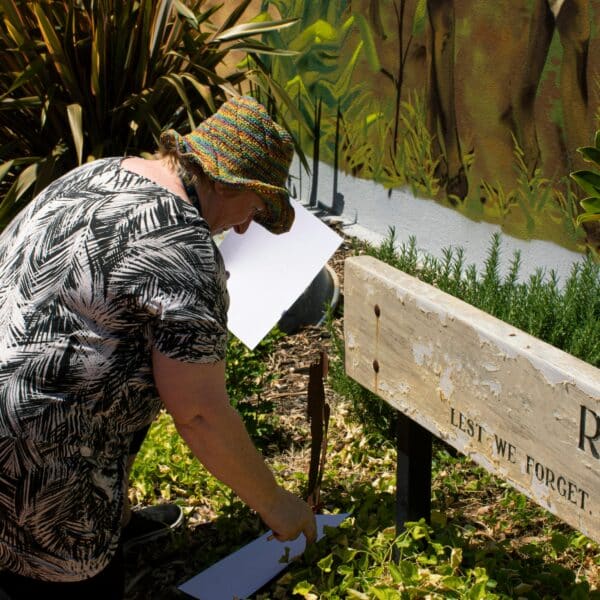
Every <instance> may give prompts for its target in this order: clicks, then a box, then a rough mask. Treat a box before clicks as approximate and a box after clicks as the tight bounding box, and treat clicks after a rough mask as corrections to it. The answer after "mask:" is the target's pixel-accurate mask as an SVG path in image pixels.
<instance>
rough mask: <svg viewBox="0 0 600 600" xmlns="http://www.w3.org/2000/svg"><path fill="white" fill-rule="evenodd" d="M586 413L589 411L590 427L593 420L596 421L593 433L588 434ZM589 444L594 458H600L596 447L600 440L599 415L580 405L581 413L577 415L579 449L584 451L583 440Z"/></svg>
mask: <svg viewBox="0 0 600 600" xmlns="http://www.w3.org/2000/svg"><path fill="white" fill-rule="evenodd" d="M587 413H590V414H591V416H590V421H591V423H590V428H591V427H593V422H594V420H595V421H596V430H595V432H594V433H593V435H588V420H587ZM586 440H587V443H588V444H589V446H590V452H591V453H592V456H593V457H594V458H598V459H600V452H598V449H597V448H596V443H595V442H597V441H599V440H600V415H597V414H596V413H595V412H594V411H593V410H591V409H589V408H587V407H586V406H584V405H583V404H582V405H581V413H580V417H579V449H580V450H583V451H584V452H585V442H586Z"/></svg>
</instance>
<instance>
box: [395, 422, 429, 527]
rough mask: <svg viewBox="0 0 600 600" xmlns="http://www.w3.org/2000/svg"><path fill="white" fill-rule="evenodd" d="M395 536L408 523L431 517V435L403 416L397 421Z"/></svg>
mask: <svg viewBox="0 0 600 600" xmlns="http://www.w3.org/2000/svg"><path fill="white" fill-rule="evenodd" d="M397 423H398V424H397V441H398V463H397V470H396V534H400V533H401V532H402V531H404V524H405V523H406V521H418V520H419V519H421V518H422V517H424V518H425V519H426V520H427V522H429V520H430V517H431V448H432V435H431V433H430V432H429V431H427V429H424V428H423V427H421V426H420V425H419V424H418V423H415V422H414V421H413V420H412V419H410V418H409V417H407V416H405V415H404V414H402V413H400V412H399V413H398V421H397Z"/></svg>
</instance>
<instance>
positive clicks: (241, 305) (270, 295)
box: [219, 201, 342, 349]
mask: <svg viewBox="0 0 600 600" xmlns="http://www.w3.org/2000/svg"><path fill="white" fill-rule="evenodd" d="M292 204H293V206H294V210H295V211H296V218H295V220H294V225H293V226H292V229H291V230H290V231H289V232H288V233H283V234H281V235H273V234H272V233H269V232H268V231H267V230H266V229H264V228H263V227H261V226H260V225H257V224H256V223H252V224H251V225H250V227H249V228H248V231H246V233H244V234H243V235H238V234H237V233H235V232H234V231H230V232H229V233H228V234H227V235H226V236H225V239H224V240H223V241H222V242H221V244H220V246H219V250H220V251H221V254H222V255H223V260H224V261H225V268H226V269H227V271H229V280H228V282H227V289H228V290H229V297H230V305H229V312H228V321H229V324H228V326H229V330H230V331H231V332H232V333H233V334H234V335H235V336H237V337H238V338H239V339H240V340H241V341H242V342H244V344H245V345H246V346H248V348H250V349H253V348H254V347H255V346H256V345H257V344H258V343H259V342H260V340H262V339H263V337H265V335H267V333H269V331H270V330H271V329H272V328H273V326H274V325H275V324H276V323H277V322H278V321H279V319H280V318H281V315H282V314H283V313H284V312H285V311H286V310H287V309H288V308H289V307H290V306H291V305H292V304H293V303H294V302H295V300H296V299H297V298H298V297H299V296H300V294H302V292H303V291H304V290H305V289H306V288H307V287H308V285H309V284H310V282H311V281H312V280H313V279H314V278H315V276H316V275H317V273H318V272H319V271H320V270H321V269H322V268H323V265H324V264H325V263H326V262H327V261H328V260H329V259H330V258H331V256H332V254H333V253H334V252H335V251H336V249H337V248H338V246H339V245H340V244H341V243H342V238H341V237H340V236H339V235H337V234H336V233H335V232H334V231H332V230H331V229H330V228H329V227H327V225H325V224H324V223H323V222H322V221H321V220H320V219H319V218H317V217H315V216H314V215H313V214H312V213H310V212H309V211H308V210H307V209H306V208H304V207H303V206H302V205H301V204H300V203H299V202H295V201H292Z"/></svg>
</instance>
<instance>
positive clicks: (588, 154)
mask: <svg viewBox="0 0 600 600" xmlns="http://www.w3.org/2000/svg"><path fill="white" fill-rule="evenodd" d="M577 151H578V152H579V153H580V154H581V155H582V156H583V158H584V160H586V161H587V162H590V163H593V164H595V165H597V166H598V167H600V149H598V148H594V147H593V146H585V147H583V148H577Z"/></svg>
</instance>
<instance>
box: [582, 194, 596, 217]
mask: <svg viewBox="0 0 600 600" xmlns="http://www.w3.org/2000/svg"><path fill="white" fill-rule="evenodd" d="M579 204H581V206H582V208H583V209H584V210H585V212H586V213H590V214H598V213H600V198H599V197H595V198H584V199H583V200H581V202H579Z"/></svg>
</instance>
